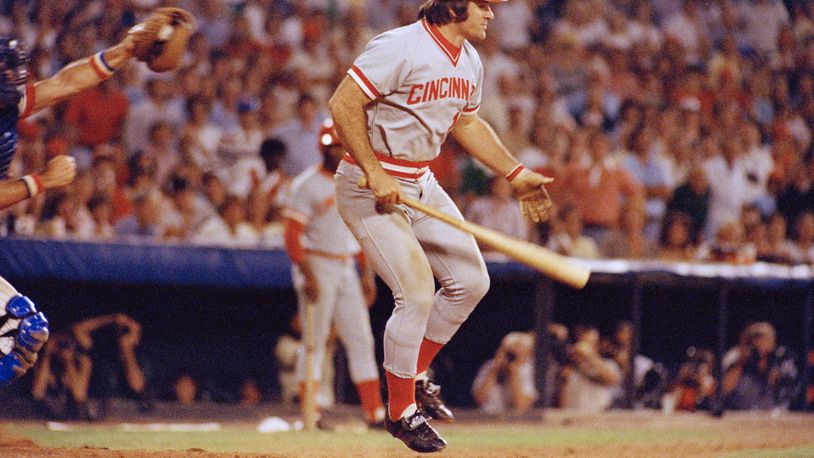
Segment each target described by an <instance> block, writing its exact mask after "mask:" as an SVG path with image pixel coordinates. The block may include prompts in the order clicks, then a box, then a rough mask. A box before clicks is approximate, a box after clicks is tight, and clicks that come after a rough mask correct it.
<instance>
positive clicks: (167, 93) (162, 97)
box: [124, 78, 186, 154]
mask: <svg viewBox="0 0 814 458" xmlns="http://www.w3.org/2000/svg"><path fill="white" fill-rule="evenodd" d="M172 84H173V83H172V82H170V81H166V80H163V79H160V78H153V79H151V80H149V81H147V98H146V99H144V100H142V101H140V102H138V103H136V104H134V105H133V106H132V107H131V109H130V111H129V112H128V113H127V118H126V119H125V121H124V143H125V146H126V147H127V152H128V154H133V153H135V152H136V151H140V150H143V149H144V147H145V146H147V141H148V140H149V138H150V137H149V132H150V126H152V125H153V124H154V123H155V122H157V121H163V122H165V123H166V124H167V125H169V126H170V127H171V129H179V128H180V127H181V126H182V125H183V123H184V120H185V119H186V118H185V116H184V107H183V104H182V103H181V101H180V100H179V99H178V98H176V97H174V96H173V89H172Z"/></svg>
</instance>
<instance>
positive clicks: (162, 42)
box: [128, 8, 195, 72]
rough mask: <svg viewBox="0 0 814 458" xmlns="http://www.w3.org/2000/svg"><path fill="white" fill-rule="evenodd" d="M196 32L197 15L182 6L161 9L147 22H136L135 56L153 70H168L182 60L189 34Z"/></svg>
mask: <svg viewBox="0 0 814 458" xmlns="http://www.w3.org/2000/svg"><path fill="white" fill-rule="evenodd" d="M194 31H195V17H194V16H193V15H192V13H190V12H189V11H186V10H184V9H181V8H159V9H157V10H155V11H154V12H153V14H152V15H151V16H150V17H149V18H147V20H146V21H144V22H141V23H139V24H136V25H134V26H133V27H132V28H131V29H130V31H129V32H128V34H129V35H130V36H132V37H133V55H135V56H136V59H138V60H140V61H142V62H146V63H147V66H148V67H150V70H152V71H155V72H166V71H168V70H172V69H174V68H176V67H178V65H180V63H181V58H182V57H183V56H184V51H186V48H187V43H189V37H190V36H191V35H192V33H193V32H194Z"/></svg>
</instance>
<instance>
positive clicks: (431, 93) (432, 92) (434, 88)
mask: <svg viewBox="0 0 814 458" xmlns="http://www.w3.org/2000/svg"><path fill="white" fill-rule="evenodd" d="M440 85H441V84H440V81H439V80H435V81H430V82H429V83H427V89H426V91H427V92H428V94H427V100H438V87H439V86H440Z"/></svg>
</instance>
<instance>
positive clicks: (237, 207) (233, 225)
mask: <svg viewBox="0 0 814 458" xmlns="http://www.w3.org/2000/svg"><path fill="white" fill-rule="evenodd" d="M218 213H219V214H218V215H213V216H211V217H210V218H209V219H207V220H206V221H205V222H204V223H203V224H202V225H201V227H200V228H199V229H198V230H197V231H196V232H195V233H194V234H192V235H191V237H190V241H191V242H192V243H196V244H204V245H223V246H232V247H236V246H243V247H247V246H254V245H256V244H257V242H258V240H259V236H258V234H257V232H256V231H255V230H254V228H252V226H251V225H250V224H249V223H248V222H247V221H246V201H245V200H243V199H241V198H239V197H235V196H229V197H227V198H226V200H225V201H224V202H223V205H222V206H221V207H220V209H219V212H218Z"/></svg>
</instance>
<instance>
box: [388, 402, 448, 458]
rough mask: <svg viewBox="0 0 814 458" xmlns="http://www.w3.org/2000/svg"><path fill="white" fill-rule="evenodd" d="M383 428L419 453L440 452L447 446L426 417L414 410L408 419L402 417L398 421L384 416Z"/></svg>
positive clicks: (419, 411)
mask: <svg viewBox="0 0 814 458" xmlns="http://www.w3.org/2000/svg"><path fill="white" fill-rule="evenodd" d="M384 427H385V429H387V432H389V433H390V435H391V436H393V437H395V438H396V439H399V440H400V441H402V442H404V444H405V445H407V447H410V449H412V450H415V451H416V452H421V453H431V452H440V451H441V450H443V449H444V447H446V446H447V441H445V440H444V439H443V438H442V437H441V436H439V435H438V432H436V431H435V430H434V429H432V426H430V424H429V423H427V417H425V416H424V414H422V413H421V410H416V411H415V413H414V414H412V415H410V416H409V417H402V418H401V419H400V420H398V421H393V420H391V419H390V415H385V416H384Z"/></svg>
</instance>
